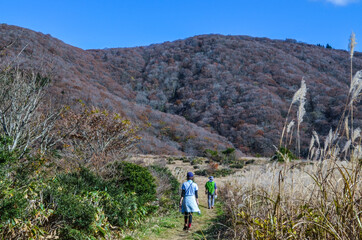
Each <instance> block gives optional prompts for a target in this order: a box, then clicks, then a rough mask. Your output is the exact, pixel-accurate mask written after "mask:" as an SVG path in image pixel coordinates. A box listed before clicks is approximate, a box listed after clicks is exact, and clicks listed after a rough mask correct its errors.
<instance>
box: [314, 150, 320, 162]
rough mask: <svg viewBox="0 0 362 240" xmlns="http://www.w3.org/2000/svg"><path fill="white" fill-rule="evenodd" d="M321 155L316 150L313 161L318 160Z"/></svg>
mask: <svg viewBox="0 0 362 240" xmlns="http://www.w3.org/2000/svg"><path fill="white" fill-rule="evenodd" d="M320 155H321V150H320V149H319V148H318V149H317V151H316V152H315V155H314V159H313V160H318V158H319V156H320Z"/></svg>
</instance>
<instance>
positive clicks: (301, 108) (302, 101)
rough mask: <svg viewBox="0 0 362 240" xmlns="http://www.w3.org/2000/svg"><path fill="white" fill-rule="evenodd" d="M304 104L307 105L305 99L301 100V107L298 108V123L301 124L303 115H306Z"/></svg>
mask: <svg viewBox="0 0 362 240" xmlns="http://www.w3.org/2000/svg"><path fill="white" fill-rule="evenodd" d="M304 105H305V101H304V100H301V101H300V102H299V108H298V112H297V117H298V124H300V123H302V122H303V117H304V115H305V108H304Z"/></svg>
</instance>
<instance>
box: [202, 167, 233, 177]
mask: <svg viewBox="0 0 362 240" xmlns="http://www.w3.org/2000/svg"><path fill="white" fill-rule="evenodd" d="M233 173H235V171H234V170H232V169H228V168H223V169H217V170H214V171H213V172H211V171H209V170H207V169H203V170H197V171H195V174H196V175H199V176H210V175H213V176H214V177H226V176H228V175H231V174H233Z"/></svg>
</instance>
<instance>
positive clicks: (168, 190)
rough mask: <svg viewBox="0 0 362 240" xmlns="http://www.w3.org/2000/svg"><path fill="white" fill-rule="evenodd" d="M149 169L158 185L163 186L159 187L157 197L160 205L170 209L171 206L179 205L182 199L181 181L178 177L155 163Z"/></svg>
mask: <svg viewBox="0 0 362 240" xmlns="http://www.w3.org/2000/svg"><path fill="white" fill-rule="evenodd" d="M149 169H150V171H151V172H152V174H153V175H154V176H155V178H156V182H158V185H159V186H163V187H162V188H160V187H159V188H158V190H157V198H158V201H159V205H160V207H162V208H164V209H165V210H167V211H168V210H169V209H170V208H173V207H175V206H177V204H178V201H179V200H180V195H179V188H180V183H179V182H178V181H177V179H176V178H175V177H174V176H173V175H172V173H171V172H170V170H168V169H167V168H164V167H160V166H156V165H154V166H150V167H149Z"/></svg>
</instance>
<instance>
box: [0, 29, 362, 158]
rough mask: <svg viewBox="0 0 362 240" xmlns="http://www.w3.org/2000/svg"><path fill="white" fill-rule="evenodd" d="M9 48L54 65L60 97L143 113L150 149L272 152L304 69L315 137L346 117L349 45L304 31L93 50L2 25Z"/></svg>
mask: <svg viewBox="0 0 362 240" xmlns="http://www.w3.org/2000/svg"><path fill="white" fill-rule="evenodd" d="M0 48H1V49H3V55H2V60H3V61H4V60H5V59H8V60H9V59H13V58H14V57H15V56H17V55H18V54H19V53H20V52H21V51H22V49H23V51H22V53H21V54H20V56H19V58H20V59H21V61H20V62H21V67H24V68H33V67H34V66H36V67H37V68H39V66H42V67H41V68H42V69H41V70H42V71H45V72H47V73H50V74H51V76H52V79H53V86H52V88H51V93H52V96H54V97H55V99H56V101H57V102H60V103H64V104H69V103H70V102H71V101H72V100H74V99H79V98H80V99H83V100H84V101H85V102H86V103H89V104H93V105H98V106H102V107H107V108H109V109H110V110H114V111H118V112H121V113H122V114H123V115H124V117H127V118H130V119H132V120H136V121H139V122H141V123H142V124H143V126H144V129H143V133H142V136H143V140H142V142H141V144H140V150H141V151H143V152H144V153H182V152H185V153H187V154H196V155H197V154H202V152H203V151H204V150H205V149H207V148H211V149H212V148H218V149H220V150H221V149H225V148H227V147H235V148H237V149H239V150H240V151H241V152H243V153H246V154H257V153H258V154H261V155H270V154H271V153H272V152H273V151H274V148H273V145H277V144H278V138H279V136H280V133H281V130H282V128H283V123H284V122H283V121H284V118H285V116H286V114H287V111H288V107H289V104H290V102H291V98H292V97H293V94H294V92H295V90H296V89H298V88H299V86H300V82H301V80H302V78H304V79H305V81H306V84H307V88H308V95H307V103H306V111H307V114H306V117H305V119H304V122H303V123H302V126H301V127H302V130H303V133H304V134H303V135H302V136H301V138H302V144H304V146H306V145H307V141H308V140H309V138H310V136H311V132H312V130H316V131H317V132H319V133H321V134H322V135H323V134H324V135H326V134H327V133H328V131H329V128H330V127H334V126H335V125H336V124H337V121H338V118H337V116H339V115H340V113H341V111H342V108H343V103H344V102H345V100H346V96H347V95H346V93H347V92H348V84H349V81H350V79H349V75H348V73H349V67H350V66H349V64H350V62H349V54H348V53H347V52H346V51H342V50H334V49H326V48H324V47H321V46H315V45H309V44H305V43H299V42H296V41H295V40H286V41H281V40H270V39H267V38H252V37H248V36H222V35H202V36H195V37H192V38H188V39H185V40H178V41H174V42H166V43H162V44H154V45H150V46H146V47H136V48H114V49H103V50H86V51H84V50H82V49H79V48H75V47H72V46H70V45H67V44H65V43H63V42H61V41H59V40H57V39H55V38H53V37H51V36H49V35H44V34H41V33H36V32H33V31H31V30H27V29H22V28H19V27H15V26H8V25H0ZM4 48H6V49H4ZM354 69H356V70H358V69H362V54H361V53H358V52H357V53H355V60H354ZM359 108H361V105H359ZM360 112H361V111H359V114H360ZM361 119H362V118H361V116H360V115H357V116H356V117H355V121H361ZM312 126H313V127H312ZM239 153H240V152H239ZM304 154H305V153H304Z"/></svg>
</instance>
